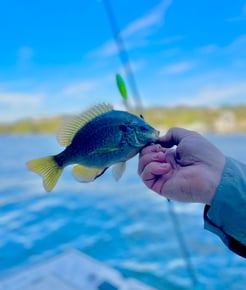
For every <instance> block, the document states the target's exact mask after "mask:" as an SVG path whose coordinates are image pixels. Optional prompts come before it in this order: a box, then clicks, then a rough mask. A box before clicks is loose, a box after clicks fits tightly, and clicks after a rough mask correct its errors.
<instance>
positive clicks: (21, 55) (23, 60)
mask: <svg viewBox="0 0 246 290" xmlns="http://www.w3.org/2000/svg"><path fill="white" fill-rule="evenodd" d="M33 55H34V51H33V48H32V47H30V46H22V47H20V48H19V49H18V51H17V65H18V66H19V67H20V68H22V69H25V68H26V67H28V66H29V65H30V64H31V61H32V58H33Z"/></svg>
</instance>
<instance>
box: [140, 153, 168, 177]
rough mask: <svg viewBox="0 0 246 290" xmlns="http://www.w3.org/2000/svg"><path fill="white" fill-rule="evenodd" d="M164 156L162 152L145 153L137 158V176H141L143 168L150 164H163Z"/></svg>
mask: <svg viewBox="0 0 246 290" xmlns="http://www.w3.org/2000/svg"><path fill="white" fill-rule="evenodd" d="M165 160H166V158H165V154H164V152H161V151H160V152H149V153H146V154H144V155H142V156H140V158H139V162H138V174H139V175H141V174H142V172H143V170H144V168H145V167H146V166H147V165H148V164H149V163H151V162H153V161H156V162H165Z"/></svg>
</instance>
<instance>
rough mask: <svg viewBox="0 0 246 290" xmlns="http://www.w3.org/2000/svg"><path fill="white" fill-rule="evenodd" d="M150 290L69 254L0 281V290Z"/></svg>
mask: <svg viewBox="0 0 246 290" xmlns="http://www.w3.org/2000/svg"><path fill="white" fill-rule="evenodd" d="M56 289H59V290H154V288H152V287H150V286H148V285H145V284H143V283H141V282H140V281H138V280H136V279H133V278H125V277H123V276H122V275H121V274H120V273H119V272H117V271H116V270H114V269H112V268H110V267H108V266H106V265H104V264H103V263H100V262H98V261H96V260H94V259H92V258H91V257H89V256H87V255H85V254H83V253H81V252H79V251H76V250H72V251H69V252H66V253H64V254H61V255H59V256H57V257H55V258H53V259H51V260H49V261H46V262H45V263H42V264H38V265H34V266H32V267H28V268H26V269H24V270H22V271H20V272H18V273H17V274H15V275H11V276H9V277H6V278H4V279H2V280H0V290H56Z"/></svg>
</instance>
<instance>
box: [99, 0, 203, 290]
mask: <svg viewBox="0 0 246 290" xmlns="http://www.w3.org/2000/svg"><path fill="white" fill-rule="evenodd" d="M103 3H104V6H105V9H106V12H107V16H108V19H109V22H110V26H111V29H112V32H113V36H114V40H115V43H116V45H117V48H118V52H119V57H120V60H121V62H122V65H123V67H124V70H125V74H126V77H127V79H128V83H129V86H130V88H131V90H132V93H133V97H134V99H135V109H136V110H138V111H142V109H143V106H142V101H141V98H140V94H139V90H138V87H137V83H136V80H135V77H134V74H133V71H132V68H131V63H130V58H129V55H128V53H127V50H126V48H125V44H124V41H123V39H122V37H121V33H120V31H119V29H118V25H117V22H116V19H115V17H114V13H113V9H112V7H111V3H110V0H104V1H103ZM116 82H117V86H118V88H119V91H120V94H121V96H122V98H123V100H124V104H125V106H126V108H127V109H129V105H128V103H127V98H128V97H127V92H126V87H125V84H124V81H123V79H122V78H121V76H120V75H116ZM167 208H168V213H169V216H170V218H171V221H172V224H173V228H174V232H175V234H176V237H177V241H178V244H179V247H180V250H181V253H182V256H183V259H184V261H185V264H186V269H187V273H189V276H190V279H191V283H192V285H193V289H197V285H198V280H197V277H196V273H195V270H194V268H193V265H192V262H191V259H190V254H189V251H188V247H187V245H186V242H185V239H184V235H183V232H182V230H181V225H180V223H179V220H178V217H177V214H176V212H175V209H174V208H173V204H172V202H171V201H170V200H169V199H167Z"/></svg>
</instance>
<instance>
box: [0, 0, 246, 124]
mask: <svg viewBox="0 0 246 290" xmlns="http://www.w3.org/2000/svg"><path fill="white" fill-rule="evenodd" d="M198 2H199V3H198ZM110 3H111V6H112V9H113V11H114V16H115V18H116V20H117V24H118V27H119V31H120V35H121V37H122V39H123V41H124V44H125V46H126V49H127V53H128V55H129V59H130V65H131V67H132V70H133V73H134V77H135V79H136V82H137V86H138V89H139V91H140V96H141V101H142V103H143V106H144V109H148V108H150V107H160V106H161V107H168V106H171V107H172V106H194V107H197V106H209V107H211V106H212V107H220V106H239V105H245V104H246V98H245V96H246V82H245V79H246V70H245V67H246V50H245V49H243V47H246V32H245V31H246V30H245V28H246V2H245V1H241V0H239V1H234V2H230V3H229V2H225V1H222V0H219V1H216V2H215V1H212V0H206V1H195V0H189V1H185V2H184V1H183V2H182V1H177V0H163V1H157V0H153V1H141V2H140V1H137V0H134V1H131V2H130V1H120V0H119V1H117V2H116V1H112V0H111V1H110ZM0 11H1V14H2V15H1V17H0V24H1V27H5V29H2V30H1V31H0V39H1V47H0V63H1V66H0V122H1V123H3V122H4V123H5V122H6V123H9V122H15V121H18V120H23V119H30V118H36V119H37V118H42V117H50V116H54V115H64V114H74V113H78V112H81V111H83V110H84V109H86V108H88V107H90V106H92V105H94V104H97V103H101V102H108V103H112V104H113V105H114V106H115V108H123V105H122V100H121V97H120V94H119V92H118V89H117V86H116V82H115V75H116V73H120V74H121V75H122V76H123V78H124V79H125V80H127V76H126V75H125V73H124V69H123V66H122V64H121V62H120V60H119V52H118V49H117V46H116V44H115V41H114V38H113V33H112V31H111V27H110V22H109V19H108V16H107V13H106V9H105V5H104V1H103V0H102V1H99V0H92V1H85V0H84V1H83V0H82V1H81V0H80V1H79V0H73V1H70V2H69V4H67V2H66V1H57V0H54V1H52V2H49V1H47V0H44V1H42V2H40V3H34V2H32V1H30V0H26V1H25V3H23V2H18V1H17V0H10V1H8V3H7V2H4V3H0ZM126 85H127V89H128V93H129V101H130V103H131V104H133V103H134V102H133V95H132V92H131V90H130V87H129V84H128V83H127V82H126ZM153 96H155V97H154V98H153Z"/></svg>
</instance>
